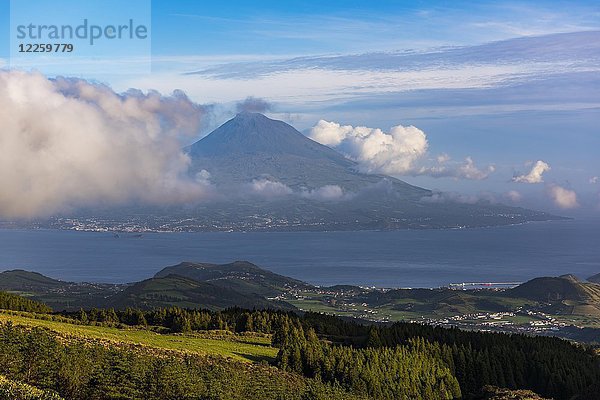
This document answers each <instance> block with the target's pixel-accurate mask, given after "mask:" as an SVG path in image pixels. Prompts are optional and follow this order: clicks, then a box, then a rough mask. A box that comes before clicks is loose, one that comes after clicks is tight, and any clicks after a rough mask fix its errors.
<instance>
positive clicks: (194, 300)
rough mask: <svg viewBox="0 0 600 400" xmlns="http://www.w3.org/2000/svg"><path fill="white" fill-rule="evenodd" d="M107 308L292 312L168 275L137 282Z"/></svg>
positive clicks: (276, 304) (256, 298) (255, 298)
mask: <svg viewBox="0 0 600 400" xmlns="http://www.w3.org/2000/svg"><path fill="white" fill-rule="evenodd" d="M110 304H111V306H113V307H115V308H125V307H136V308H142V309H152V308H157V307H170V306H177V307H182V308H198V309H200V308H201V309H209V310H220V309H223V308H228V307H243V308H248V309H253V308H259V309H265V308H270V309H276V308H285V309H292V308H293V307H292V306H290V305H288V304H287V303H282V302H274V301H269V300H266V299H265V298H264V297H261V296H259V295H255V294H254V295H253V294H242V293H239V292H237V291H235V290H233V289H228V288H224V287H220V286H216V285H213V284H211V283H207V282H200V281H197V280H194V279H190V278H187V277H183V276H179V275H167V276H164V277H158V278H150V279H146V280H144V281H141V282H137V283H135V284H133V285H131V286H130V287H128V288H127V289H125V290H124V291H122V292H121V293H118V294H117V295H115V296H114V297H113V298H111V300H110Z"/></svg>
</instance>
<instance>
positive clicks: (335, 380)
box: [0, 295, 600, 400]
mask: <svg viewBox="0 0 600 400" xmlns="http://www.w3.org/2000/svg"><path fill="white" fill-rule="evenodd" d="M0 299H3V300H2V301H3V303H2V305H3V307H4V308H7V309H13V310H18V311H32V312H37V313H38V314H37V317H38V318H44V319H46V318H47V319H53V320H58V321H61V322H68V323H71V324H83V325H101V326H112V327H117V328H119V327H122V328H124V327H129V326H134V327H136V329H148V330H153V331H155V332H157V333H159V334H160V333H163V334H167V333H187V332H194V331H213V330H218V331H224V330H225V331H231V332H233V333H242V332H258V333H263V334H269V335H271V338H272V339H271V340H272V346H274V347H276V348H278V349H279V352H278V354H277V357H276V359H275V361H274V362H273V363H272V365H268V364H266V363H264V362H263V363H254V364H246V363H242V362H235V361H232V360H227V359H222V358H219V357H203V356H198V355H182V354H175V353H172V352H168V351H158V352H149V351H141V350H140V349H136V348H130V347H127V346H103V345H101V344H97V343H94V342H93V341H88V342H81V341H79V340H75V339H74V340H72V341H67V342H65V340H64V339H62V338H58V337H57V336H56V335H55V334H54V333H53V332H51V331H47V330H44V329H39V328H25V327H20V326H13V325H11V324H3V325H2V326H1V327H0V375H4V376H6V377H7V378H8V379H11V380H15V381H18V382H22V383H24V384H29V385H33V386H35V387H37V388H40V389H51V390H54V391H56V392H57V393H58V394H60V395H61V396H62V397H64V398H66V399H78V398H89V399H113V398H123V399H126V398H127V399H128V398H132V399H135V398H152V399H154V398H156V399H171V398H173V399H175V398H177V399H187V398H190V399H191V398H194V399H238V398H240V399H241V398H257V399H258V398H260V399H271V398H272V399H279V398H282V399H283V398H285V399H296V398H298V399H336V398H340V399H352V398H357V399H358V398H364V399H367V398H368V399H460V398H464V399H468V398H473V396H476V394H477V393H479V392H480V391H481V390H482V388H483V387H484V386H487V385H493V386H497V387H503V388H508V389H529V390H532V391H534V392H536V393H538V394H540V395H542V396H544V397H547V398H554V399H556V400H562V399H565V400H567V399H578V400H585V399H597V398H600V397H599V396H598V395H597V391H596V390H594V389H595V388H597V386H598V382H600V357H598V355H597V353H595V349H592V348H589V347H584V346H581V345H577V344H574V343H571V342H568V341H565V340H562V339H557V338H550V337H539V336H538V337H532V336H524V335H514V334H512V335H511V334H499V333H484V332H471V331H462V330H458V329H447V328H439V327H433V326H428V325H420V324H410V323H394V324H388V325H374V324H361V323H358V322H356V321H351V320H344V319H341V318H339V317H333V316H328V315H323V314H317V313H303V314H301V315H300V314H296V313H294V312H289V311H281V310H279V311H275V310H244V309H240V308H231V309H226V310H223V311H207V310H189V309H182V308H177V307H170V308H160V309H155V310H150V311H148V310H138V309H133V308H126V309H124V310H115V309H90V310H80V311H78V312H70V313H68V312H61V313H49V309H47V308H44V306H43V305H42V304H40V303H36V302H31V301H29V300H26V299H24V300H23V301H22V302H20V301H19V299H18V296H14V295H6V297H3V296H0ZM119 396H121V397H119Z"/></svg>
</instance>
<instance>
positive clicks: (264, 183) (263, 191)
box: [247, 178, 294, 199]
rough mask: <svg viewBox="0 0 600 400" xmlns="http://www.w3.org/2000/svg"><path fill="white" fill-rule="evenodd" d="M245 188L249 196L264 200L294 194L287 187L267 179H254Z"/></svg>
mask: <svg viewBox="0 0 600 400" xmlns="http://www.w3.org/2000/svg"><path fill="white" fill-rule="evenodd" d="M247 186H248V189H249V191H250V193H251V194H253V195H257V196H260V197H264V198H266V199H273V198H278V197H283V196H288V195H291V194H292V193H293V192H294V191H293V190H292V189H291V188H290V187H289V186H287V185H285V184H283V183H281V182H278V181H274V180H271V179H267V178H261V179H254V180H252V182H251V183H249V184H247Z"/></svg>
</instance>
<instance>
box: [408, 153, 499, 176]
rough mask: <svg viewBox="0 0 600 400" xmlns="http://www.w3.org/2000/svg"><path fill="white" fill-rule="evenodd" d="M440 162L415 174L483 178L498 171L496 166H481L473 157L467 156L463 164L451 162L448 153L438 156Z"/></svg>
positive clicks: (422, 168)
mask: <svg viewBox="0 0 600 400" xmlns="http://www.w3.org/2000/svg"><path fill="white" fill-rule="evenodd" d="M436 160H437V162H438V164H437V165H435V166H433V167H421V168H420V169H419V170H418V173H416V174H415V175H429V176H432V177H434V178H445V177H447V178H455V179H471V180H478V181H479V180H482V179H486V178H487V177H488V176H490V174H491V173H493V172H494V171H496V167H494V166H493V165H488V166H486V167H484V168H479V167H477V166H476V165H475V162H474V161H473V159H472V158H471V157H466V158H465V160H464V161H463V163H462V164H458V163H449V161H450V160H451V159H450V157H449V156H448V155H447V154H444V155H443V156H438V157H437V159H436Z"/></svg>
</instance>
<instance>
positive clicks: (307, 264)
mask: <svg viewBox="0 0 600 400" xmlns="http://www.w3.org/2000/svg"><path fill="white" fill-rule="evenodd" d="M234 260H248V261H250V262H253V263H255V264H257V265H259V266H261V267H263V268H265V269H268V270H271V271H273V272H276V273H279V274H283V275H286V276H290V277H294V278H297V279H301V280H303V281H306V282H309V283H312V284H316V285H335V284H351V285H362V286H378V287H438V286H445V285H448V284H451V283H461V282H494V283H496V282H523V281H526V280H528V279H531V278H534V277H537V276H556V275H561V274H566V273H572V274H575V275H577V276H579V277H581V278H586V277H588V276H590V275H593V274H596V273H600V221H599V220H570V221H554V222H538V223H529V224H523V225H515V226H504V227H491V228H477V229H444V230H408V231H354V232H289V233H281V232H251V233H242V232H233V233H144V234H143V235H141V237H140V236H136V235H132V234H120V235H119V237H115V235H114V234H113V233H104V232H77V231H67V230H9V229H5V230H0V270H8V269H17V268H19V269H26V270H30V271H36V272H39V273H42V274H44V275H47V276H50V277H52V278H56V279H62V280H68V281H78V282H79V281H86V282H107V283H124V282H133V281H138V280H142V279H146V278H149V277H151V276H152V275H154V274H155V273H156V272H158V271H159V270H160V269H162V268H164V267H166V266H169V265H174V264H177V263H179V262H181V261H197V262H212V263H226V262H230V261H234Z"/></svg>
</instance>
